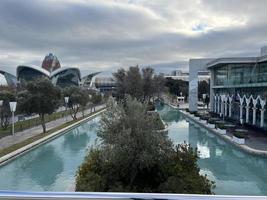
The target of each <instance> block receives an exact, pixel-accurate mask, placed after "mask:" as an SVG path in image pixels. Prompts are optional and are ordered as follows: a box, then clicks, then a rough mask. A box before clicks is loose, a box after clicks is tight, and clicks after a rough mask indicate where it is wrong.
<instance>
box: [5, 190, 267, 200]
mask: <svg viewBox="0 0 267 200" xmlns="http://www.w3.org/2000/svg"><path fill="white" fill-rule="evenodd" d="M0 199H8V200H15V199H16V200H17V199H24V200H25V199H29V200H53V199H55V200H58V199H67V200H78V199H79V200H81V199H91V200H100V199H105V200H108V199H112V200H114V199H129V200H130V199H139V200H151V199H156V200H163V199H164V200H249V199H253V200H262V199H267V196H228V195H188V194H159V193H158V194H155V193H110V192H109V193H108V192H12V191H0Z"/></svg>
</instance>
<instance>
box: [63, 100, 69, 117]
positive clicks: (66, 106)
mask: <svg viewBox="0 0 267 200" xmlns="http://www.w3.org/2000/svg"><path fill="white" fill-rule="evenodd" d="M69 99H70V97H64V100H65V108H66V121H67V117H68V113H67V111H68V103H69Z"/></svg>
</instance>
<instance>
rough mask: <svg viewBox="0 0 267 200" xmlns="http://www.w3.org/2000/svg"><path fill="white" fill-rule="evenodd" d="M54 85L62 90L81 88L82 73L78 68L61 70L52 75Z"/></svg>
mask: <svg viewBox="0 0 267 200" xmlns="http://www.w3.org/2000/svg"><path fill="white" fill-rule="evenodd" d="M50 78H51V80H52V83H53V84H54V85H56V86H59V87H61V88H65V87H70V86H79V85H80V81H81V73H80V70H79V69H78V68H73V67H72V68H60V69H57V70H55V71H53V72H52V73H51V75H50Z"/></svg>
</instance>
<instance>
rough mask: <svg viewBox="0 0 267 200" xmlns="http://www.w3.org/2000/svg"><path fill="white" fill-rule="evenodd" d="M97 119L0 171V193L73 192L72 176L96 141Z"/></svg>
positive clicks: (10, 163) (31, 152) (3, 167)
mask: <svg viewBox="0 0 267 200" xmlns="http://www.w3.org/2000/svg"><path fill="white" fill-rule="evenodd" d="M98 121H99V118H95V119H93V120H91V121H89V122H87V123H84V124H82V125H81V126H79V127H78V128H75V129H73V130H71V131H69V132H68V133H66V134H64V135H62V136H60V137H58V138H56V139H55V140H52V141H51V142H49V143H46V144H44V145H42V146H40V147H38V148H36V149H34V150H32V151H30V152H29V153H27V154H24V155H23V156H21V157H19V158H17V159H15V160H13V161H11V162H9V163H8V164H7V165H4V166H2V167H0V190H20V191H66V190H74V188H75V184H74V181H75V174H76V171H77V169H78V167H79V165H80V164H81V163H82V161H83V159H84V157H85V155H86V152H87V149H88V148H90V146H91V145H94V144H95V141H96V134H95V133H96V129H97V125H98Z"/></svg>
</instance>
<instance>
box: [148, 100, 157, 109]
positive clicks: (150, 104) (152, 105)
mask: <svg viewBox="0 0 267 200" xmlns="http://www.w3.org/2000/svg"><path fill="white" fill-rule="evenodd" d="M155 110H156V107H155V105H154V104H153V103H152V102H149V103H148V104H147V111H155Z"/></svg>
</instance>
